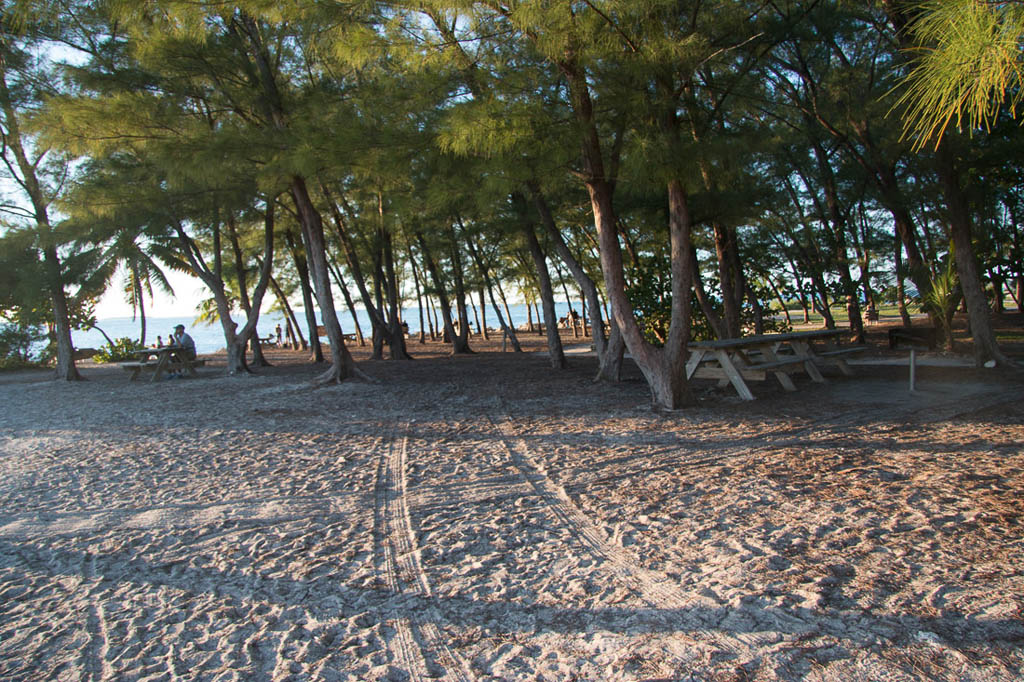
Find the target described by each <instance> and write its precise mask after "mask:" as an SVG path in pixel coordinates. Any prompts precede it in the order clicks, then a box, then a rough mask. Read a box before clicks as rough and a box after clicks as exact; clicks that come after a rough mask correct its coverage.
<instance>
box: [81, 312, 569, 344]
mask: <svg viewBox="0 0 1024 682" xmlns="http://www.w3.org/2000/svg"><path fill="white" fill-rule="evenodd" d="M573 306H574V307H575V309H576V311H577V312H579V310H580V304H579V301H576V300H574V301H573ZM509 310H510V312H511V313H512V323H513V325H515V326H516V327H519V326H520V325H525V324H526V322H527V314H526V305H525V304H518V305H511V306H509ZM568 310H569V306H568V304H567V303H566V302H565V301H561V302H556V303H555V312H556V314H557V315H558V317H563V316H565V315H566V313H567V312H568ZM356 314H357V316H358V319H359V326H360V327H361V328H362V330H363V333H364V334H369V333H370V318H369V316H367V314H366V311H364V310H362V309H358V310H357V311H356ZM426 314H427V313H426V311H424V316H425V315H426ZM296 315H297V316H298V318H299V323H300V324H302V325H303V329H302V333H303V335H304V336H305V335H307V331H306V328H305V318H304V314H303V313H302V312H301V311H296ZM402 318H403V319H404V320H405V321H406V322H407V323H408V324H409V331H410V332H411V333H413V334H415V333H417V332H419V329H420V313H419V308H405V309H404V311H403V313H402ZM469 318H470V321H471V322H472V323H473V328H474V329H476V320H475V319H474V317H473V309H472V308H470V309H469ZM319 319H320V317H319V316H317V320H319ZM338 319H339V320H340V321H341V327H342V330H343V331H344V332H345V333H346V334H354V333H355V325H354V324H353V322H352V315H351V314H350V313H348V312H347V311H345V312H342V311H339V312H338ZM243 320H244V318H242V317H238V318H236V321H238V322H239V323H241V322H242V321H243ZM438 321H439V322H440V315H439V316H438ZM534 321H536V317H534ZM179 324H183V325H185V330H186V331H187V332H188V333H189V335H191V336H192V338H193V339H194V340H195V342H196V349H197V350H198V352H200V353H214V352H216V351H218V350H222V349H223V348H224V332H223V331H221V327H220V323H219V322H216V323H214V324H212V325H207V324H197V323H196V321H195V318H191V317H147V318H146V343H147V344H149V345H153V344H154V343H156V337H157V335H159V336H161V337H163V340H164V341H165V342H166V340H167V337H168V335H170V333H171V332H172V331H173V329H174V327H175V326H176V325H179ZM278 324H280V325H281V328H282V330H283V329H284V327H285V324H284V317H283V316H282V315H281V314H280V313H265V314H263V315H260V321H259V324H258V330H259V335H260V336H262V337H266V336H270V335H272V334H273V333H274V327H275V326H277V325H278ZM97 325H98V326H99V327H100V328H101V329H102V330H103V331H105V332H106V333H107V335H108V336H110V338H112V339H118V338H122V337H128V338H131V339H136V340H137V339H138V338H139V320H138V319H135V320H133V319H132V318H130V317H111V318H107V319H103V320H99V321H98V322H97ZM424 326H425V327H426V328H428V329H429V326H428V325H427V322H426V317H424ZM487 326H488V327H491V328H494V329H498V328H499V327H500V325H499V324H498V316H497V315H496V314H495V313H494V310H493V308H491V306H487ZM72 339H73V340H74V343H75V348H99V347H100V346H102V345H103V344H105V343H106V340H105V339H104V338H103V335H102V334H101V333H99V332H98V331H96V330H94V329H90V330H88V331H75V332H72Z"/></svg>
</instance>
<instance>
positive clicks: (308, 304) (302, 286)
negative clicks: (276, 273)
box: [284, 230, 324, 363]
mask: <svg viewBox="0 0 1024 682" xmlns="http://www.w3.org/2000/svg"><path fill="white" fill-rule="evenodd" d="M284 237H285V242H286V243H287V244H288V250H289V252H290V253H291V256H292V263H293V264H294V265H295V272H296V273H297V274H298V276H299V290H300V291H301V292H302V307H303V311H304V312H305V315H306V328H307V329H308V330H309V350H310V362H316V363H320V362H324V350H323V347H322V346H321V345H320V334H319V333H318V332H317V323H316V307H315V306H314V305H313V288H312V286H311V285H310V282H309V262H308V261H307V260H306V257H305V256H303V255H302V253H301V252H300V251H299V248H298V245H297V244H296V242H295V234H294V233H293V232H292V231H291V230H285V233H284ZM303 242H305V238H303Z"/></svg>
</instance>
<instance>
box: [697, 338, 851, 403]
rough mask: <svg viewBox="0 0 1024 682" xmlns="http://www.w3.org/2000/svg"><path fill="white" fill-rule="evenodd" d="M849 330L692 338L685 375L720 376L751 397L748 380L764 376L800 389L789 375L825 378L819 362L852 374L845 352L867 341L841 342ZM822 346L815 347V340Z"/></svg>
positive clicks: (711, 377)
mask: <svg viewBox="0 0 1024 682" xmlns="http://www.w3.org/2000/svg"><path fill="white" fill-rule="evenodd" d="M844 333H845V332H843V331H842V330H839V329H819V330H813V331H806V332H788V333H785V334H760V335H757V336H744V337H741V338H736V339H719V340H716V341H694V342H692V343H690V344H689V345H688V348H689V350H690V357H689V360H688V361H687V363H686V378H687V379H690V378H694V377H696V378H698V379H718V381H719V383H720V384H721V385H725V384H726V383H730V384H732V386H733V388H735V389H736V392H737V393H738V394H739V395H740V397H741V398H743V399H744V400H753V399H754V394H753V393H751V392H750V387H749V386H747V383H746V382H747V381H751V380H757V381H763V380H765V379H766V378H767V377H768V375H769V374H770V375H772V376H774V377H775V378H776V379H777V380H778V382H779V384H781V385H782V388H784V389H785V390H787V391H795V390H797V388H796V385H795V384H794V383H793V379H792V378H790V376H789V375H790V374H791V373H793V372H801V371H802V372H806V373H807V375H808V376H809V377H810V378H811V381H814V382H817V383H824V382H825V377H823V376H822V375H821V371H820V370H819V367H818V365H819V364H822V363H825V362H831V363H834V364H836V365H838V367H839V370H840V371H841V372H842V373H843V374H845V375H847V376H851V375H852V374H853V370H851V369H850V366H849V365H848V364H847V363H846V360H845V359H844V357H843V356H845V355H847V354H849V353H854V352H859V351H862V350H864V348H865V347H864V346H846V347H842V346H840V345H839V343H838V339H839V337H840V336H842V335H843V334H844ZM815 342H817V343H821V344H823V345H824V348H823V349H815V348H814V347H813V346H812V344H813V343H815Z"/></svg>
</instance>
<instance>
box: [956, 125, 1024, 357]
mask: <svg viewBox="0 0 1024 682" xmlns="http://www.w3.org/2000/svg"><path fill="white" fill-rule="evenodd" d="M936 161H937V164H936V165H937V171H938V175H939V181H940V182H941V184H942V189H943V192H944V194H945V195H946V206H947V209H948V211H949V223H950V226H949V231H950V236H951V237H952V239H953V255H954V257H955V259H956V270H957V275H958V276H959V278H960V290H961V291H962V292H963V296H964V301H965V302H966V303H967V314H968V317H969V319H970V325H971V338H972V339H973V341H974V361H975V364H976V365H977V366H978V367H981V366H982V365H983V364H984V363H985V362H986V361H988V360H995V361H996V363H997V364H999V365H1002V366H1004V367H1017V363H1015V362H1014V361H1013V360H1011V359H1010V358H1008V357H1007V356H1006V354H1005V353H1003V351H1002V349H1001V348H999V345H998V344H997V343H996V335H995V331H994V330H993V329H992V319H991V315H990V310H989V307H988V301H987V300H986V299H985V290H984V288H983V287H982V284H981V274H980V269H979V268H978V260H977V258H976V257H975V255H974V243H973V240H972V238H971V214H970V209H969V208H968V205H967V197H966V195H965V194H964V191H963V187H962V186H961V185H960V178H959V175H958V173H957V168H956V162H955V160H954V159H953V151H952V149H950V144H949V140H948V139H946V140H943V141H942V143H941V144H940V145H939V149H938V151H937V152H936Z"/></svg>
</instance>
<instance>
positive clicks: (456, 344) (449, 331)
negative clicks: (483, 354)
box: [416, 232, 473, 355]
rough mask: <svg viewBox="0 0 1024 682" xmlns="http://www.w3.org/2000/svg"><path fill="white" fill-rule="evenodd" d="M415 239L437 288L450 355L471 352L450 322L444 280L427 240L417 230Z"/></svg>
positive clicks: (450, 316)
mask: <svg viewBox="0 0 1024 682" xmlns="http://www.w3.org/2000/svg"><path fill="white" fill-rule="evenodd" d="M416 240H417V241H418V242H419V245H420V251H421V252H422V253H423V262H424V264H425V265H426V266H427V272H429V273H430V277H431V279H433V280H434V287H435V288H436V289H437V298H438V301H439V303H440V307H441V319H442V320H444V333H445V336H447V337H448V339H449V340H450V341H451V344H452V355H460V354H464V353H472V352H473V351H472V350H470V348H469V344H468V343H466V339H465V337H459V336H458V335H456V333H455V325H454V324H452V313H451V307H450V306H449V305H448V293H447V291H446V289H445V286H444V282H443V281H442V280H441V273H440V271H439V270H438V268H437V264H436V263H435V262H434V257H433V256H432V255H431V253H430V248H429V247H428V246H427V241H426V240H425V239H424V238H423V233H421V232H417V233H416Z"/></svg>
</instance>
